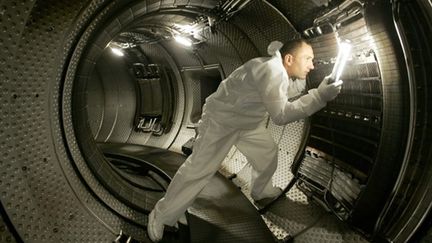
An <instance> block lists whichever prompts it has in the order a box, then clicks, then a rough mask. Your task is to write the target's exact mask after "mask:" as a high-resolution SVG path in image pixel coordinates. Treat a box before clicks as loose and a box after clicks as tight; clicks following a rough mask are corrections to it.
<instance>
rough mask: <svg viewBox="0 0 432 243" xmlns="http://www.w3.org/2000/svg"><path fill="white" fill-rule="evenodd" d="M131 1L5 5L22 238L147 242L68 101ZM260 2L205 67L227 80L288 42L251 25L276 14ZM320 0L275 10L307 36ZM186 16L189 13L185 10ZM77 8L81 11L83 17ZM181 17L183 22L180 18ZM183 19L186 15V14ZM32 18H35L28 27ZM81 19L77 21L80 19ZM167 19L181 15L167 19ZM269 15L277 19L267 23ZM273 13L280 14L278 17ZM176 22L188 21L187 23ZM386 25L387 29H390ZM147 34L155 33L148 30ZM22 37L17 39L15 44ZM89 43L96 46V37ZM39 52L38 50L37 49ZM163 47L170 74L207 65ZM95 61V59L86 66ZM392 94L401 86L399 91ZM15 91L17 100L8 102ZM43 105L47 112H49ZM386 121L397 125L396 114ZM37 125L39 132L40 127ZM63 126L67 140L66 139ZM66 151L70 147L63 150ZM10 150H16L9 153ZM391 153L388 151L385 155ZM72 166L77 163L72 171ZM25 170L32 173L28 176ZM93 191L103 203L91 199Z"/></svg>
mask: <svg viewBox="0 0 432 243" xmlns="http://www.w3.org/2000/svg"><path fill="white" fill-rule="evenodd" d="M131 2H132V1H113V2H110V1H101V2H99V3H95V2H91V3H90V4H89V5H86V3H84V2H68V3H65V2H59V1H51V2H50V1H44V2H37V4H36V5H35V6H33V5H34V4H35V3H34V2H33V1H28V2H24V1H23V2H14V1H10V2H8V3H5V5H4V8H5V9H6V10H7V11H10V12H11V13H16V14H9V17H8V18H9V19H8V20H6V21H4V22H1V23H0V25H2V27H4V28H6V29H7V28H10V27H7V26H6V24H10V23H13V24H11V25H10V26H15V27H13V29H12V30H11V31H9V33H11V34H9V35H8V36H6V37H4V36H2V44H4V43H6V44H7V45H8V46H11V47H12V48H11V49H9V50H2V52H3V53H5V54H6V55H4V56H5V57H6V56H14V57H16V60H14V61H13V62H14V63H16V64H20V65H16V66H15V65H12V64H11V65H12V66H6V68H5V69H4V70H5V71H2V72H1V75H2V76H6V78H5V79H2V80H6V81H7V82H6V83H2V90H5V91H4V93H5V94H6V93H7V94H8V95H2V96H1V97H0V98H1V99H2V103H3V104H5V106H2V108H1V109H2V114H6V116H8V117H7V119H2V120H0V124H1V125H2V126H1V127H4V129H2V132H1V135H2V137H5V138H7V139H5V140H4V141H8V144H5V143H4V142H3V143H2V146H3V147H2V152H3V148H4V147H5V146H6V147H8V148H9V149H5V150H4V151H10V152H3V160H2V164H1V166H2V171H3V175H4V176H3V178H2V204H3V205H4V207H5V208H6V210H7V212H8V215H9V217H10V218H11V219H12V222H13V223H14V224H15V225H16V228H17V230H18V233H19V234H20V235H21V237H22V238H23V239H33V240H36V241H37V240H39V241H46V240H57V241H58V240H60V239H72V240H76V239H78V238H80V237H81V239H82V240H83V241H99V240H104V241H110V240H112V235H110V234H107V232H111V233H112V234H115V233H116V232H119V229H125V230H126V231H128V232H129V233H131V234H134V235H137V237H143V232H142V229H141V228H140V227H136V225H134V224H133V223H130V222H127V223H125V222H124V219H125V218H127V219H132V220H131V221H134V222H138V223H139V224H145V222H146V218H145V215H142V214H140V213H137V212H136V211H133V210H131V209H130V208H129V207H127V206H125V205H124V204H123V203H121V202H120V201H119V200H118V199H116V198H115V197H113V196H112V195H111V194H110V193H109V192H107V191H106V189H105V188H104V187H103V186H102V185H101V184H100V182H99V181H98V180H97V179H96V178H94V175H93V173H91V172H90V170H88V168H87V164H86V162H85V160H84V158H83V157H82V155H81V150H80V149H79V147H78V144H77V142H76V141H75V138H74V127H73V125H72V123H71V120H72V119H71V111H70V95H71V92H72V84H73V81H74V80H75V76H76V70H77V65H78V63H79V62H78V60H80V59H81V57H82V56H83V52H84V50H88V49H87V46H88V44H89V43H90V42H91V41H90V38H92V35H93V33H94V31H97V30H99V28H100V27H101V26H102V25H103V23H104V22H105V21H108V22H109V21H111V20H112V16H113V14H115V13H116V12H117V10H119V9H125V8H126V9H127V7H128V6H126V5H127V4H129V3H131ZM254 2H255V4H256V5H255V4H251V5H250V6H249V8H248V9H245V10H247V11H242V12H239V13H238V14H237V15H236V16H235V18H232V19H230V22H229V23H225V22H222V23H221V24H220V25H219V29H218V30H219V33H220V35H218V38H215V39H213V42H210V44H212V45H213V47H220V46H222V47H223V48H222V49H223V51H225V52H222V54H220V53H219V52H218V51H217V49H213V51H212V49H211V48H210V50H208V51H209V53H210V54H208V55H205V53H204V54H203V53H201V54H200V57H201V58H200V59H202V60H204V63H209V64H211V63H215V62H220V63H221V65H222V68H223V70H224V72H225V73H226V74H229V73H230V72H231V71H232V70H233V69H234V68H235V67H236V66H238V65H240V64H241V63H242V62H243V61H245V60H247V59H248V58H250V57H253V56H256V55H259V54H263V53H265V47H266V45H267V43H268V42H269V41H270V40H272V39H273V37H276V38H279V39H280V40H284V38H287V36H289V35H291V31H293V29H292V28H289V29H287V28H285V27H286V26H285V27H284V28H282V27H281V26H283V24H275V25H274V26H273V25H270V26H267V23H268V21H262V22H261V23H258V25H256V26H255V25H250V23H249V22H250V21H249V19H250V17H251V16H256V14H258V13H259V14H262V12H261V11H264V12H265V11H267V12H272V13H277V11H276V9H272V7H270V5H268V4H267V3H265V2H261V1H254ZM323 2H325V1H308V3H309V4H307V5H304V4H303V3H304V2H303V1H275V2H274V3H273V4H274V6H276V7H277V9H279V10H281V11H282V12H283V13H284V14H285V16H288V17H289V19H290V20H294V21H293V26H295V27H297V28H298V29H299V30H301V29H303V28H304V27H308V25H309V24H310V23H309V21H306V19H307V18H306V17H305V16H307V13H310V12H313V10H319V9H322V8H323V6H322V5H320V3H321V4H322V3H323ZM188 3H189V2H188ZM2 4H3V3H2ZM164 4H166V5H164ZM296 4H297V5H298V6H300V5H302V4H303V6H305V7H304V11H292V10H291V9H296V8H297V7H295V6H296ZM190 5H194V6H197V7H202V8H203V9H202V10H204V9H206V8H212V7H213V6H215V5H216V1H208V2H207V1H200V3H199V4H194V3H190ZM139 6H141V7H139ZM33 7H34V8H33ZM170 7H171V5H170V3H168V2H162V3H161V2H154V3H152V4H150V2H145V1H141V2H140V3H138V5H137V6H136V7H135V8H133V9H132V10H131V11H132V12H133V13H141V14H147V13H151V12H157V11H158V10H159V9H164V8H170ZM144 9H145V11H144ZM184 9H185V10H187V8H184ZM80 10H83V11H82V12H81V13H80V14H79V15H78V13H79V11H80ZM300 10H302V9H300ZM275 11H276V12H275ZM180 12H181V13H182V15H183V12H182V11H180ZM185 12H187V11H185ZM138 15H139V14H137V15H135V16H138ZM186 15H187V16H190V13H189V14H186ZM192 15H194V14H192ZM29 16H31V18H30V19H31V20H27V17H29ZM76 16H79V17H78V18H76ZM167 16H179V15H178V14H172V13H169V14H168V15H167ZM265 16H271V15H264V16H263V17H265ZM276 16H280V15H279V14H276ZM148 18H149V21H150V22H157V21H156V19H158V18H159V17H157V15H154V16H149V17H148ZM176 18H177V17H176ZM179 18H184V19H185V20H186V19H187V17H185V16H182V17H179ZM277 19H279V21H280V22H281V23H285V24H286V22H285V20H284V18H282V17H280V18H279V17H277ZM75 20H76V22H74V21H75ZM164 20H165V19H164ZM124 21H127V18H126V19H122V18H118V19H115V21H114V22H113V23H115V24H114V26H116V27H121V26H123V25H122V23H124ZM87 27H88V28H87ZM14 28H15V29H14ZM383 28H384V30H385V27H383ZM17 30H18V31H17ZM119 31H120V29H116V28H113V32H112V33H110V34H109V36H108V37H107V38H106V39H107V40H108V39H112V38H113V37H115V36H116V34H117V33H119ZM381 31H382V30H381ZM155 32H156V33H163V30H162V28H159V29H158V30H156V31H155ZM12 33H16V34H12ZM151 33H152V34H154V33H153V32H151ZM377 33H379V30H378V31H377ZM146 34H147V35H149V33H148V32H146ZM21 35H22V36H21ZM64 36H67V37H66V39H65V41H64V42H55V41H52V40H62V39H63V38H64ZM152 38H154V36H153V37H152ZM20 39H21V40H22V41H21V42H19V40H20ZM245 42H246V43H245ZM17 43H20V44H19V45H18V44H17ZM40 43H44V44H40ZM92 43H97V39H96V40H95V42H92ZM106 43H107V42H104V41H103V43H101V45H100V46H99V50H98V51H96V53H94V52H93V53H86V55H90V56H91V55H95V56H98V55H99V54H100V52H101V50H102V49H103V48H102V47H105V45H106ZM227 43H228V44H227ZM35 45H36V46H37V47H39V49H38V48H34V46H35ZM95 46H98V45H97V44H96V45H95ZM162 46H163V47H164V48H166V50H168V51H167V53H170V54H171V56H172V59H171V61H170V63H171V64H170V66H171V67H172V68H174V67H177V66H181V61H180V60H185V63H186V64H187V65H201V63H200V62H199V61H198V60H194V59H195V58H192V55H189V57H191V58H188V59H181V58H178V56H184V55H186V56H187V54H184V53H180V54H176V52H177V51H180V52H183V50H181V49H178V48H172V49H170V47H169V45H166V46H164V45H163V44H162ZM385 48H386V47H384V48H383V49H384V50H385ZM71 50H74V51H73V52H72V51H71ZM96 50H97V47H96ZM15 52H17V54H15ZM389 52H390V53H385V54H386V55H387V54H389V55H391V54H392V53H391V51H389ZM225 55H226V56H228V57H230V58H227V57H226V56H225ZM95 56H94V57H95ZM2 58H3V55H2ZM92 61H93V62H95V61H97V60H90V62H92ZM5 63H7V64H8V65H9V64H10V63H11V61H10V60H6V59H2V63H1V65H2V66H4V65H5ZM81 64H82V63H81ZM67 65H68V66H67ZM86 67H91V65H86ZM65 68H68V71H67V73H65V71H64V70H65ZM17 73H22V75H21V76H19V75H18V77H19V78H24V79H26V80H27V81H30V80H31V81H33V82H28V83H32V84H31V85H29V86H26V85H23V84H22V82H18V80H17V76H16V74H17ZM62 77H65V80H66V81H65V83H64V87H63V83H62V82H63V81H62ZM74 85H76V84H74ZM395 86H397V84H395ZM47 87H49V89H47ZM76 87H77V86H75V87H74V88H76ZM3 88H4V89H3ZM62 88H64V93H63V94H64V95H65V96H64V97H63V102H64V104H63V105H64V109H65V110H63V114H62V115H63V118H64V120H63V122H64V124H61V122H60V120H59V119H57V118H58V117H59V116H60V114H61V106H60V104H59V103H57V101H58V100H60V90H61V89H62ZM78 88H79V86H78ZM394 88H396V89H398V87H394ZM388 92H392V91H388ZM9 94H14V95H13V96H12V98H10V97H9ZM395 99H396V100H397V98H392V101H391V102H393V101H394V100H395ZM42 100H43V101H42ZM47 106H49V108H46V107H47ZM395 109H399V108H397V107H396V108H395ZM18 110H19V111H25V113H26V114H31V117H30V118H29V119H28V118H27V117H24V115H21V114H18V112H16V111H18ZM391 111H392V110H391ZM398 114H399V113H398ZM387 119H396V120H398V118H397V117H396V118H394V117H392V116H391V114H390V116H389V117H387ZM398 126H399V125H398ZM35 127H36V128H37V129H34V128H35ZM62 127H63V128H64V133H65V134H63V131H62ZM6 128H9V129H6ZM64 137H66V138H67V141H64V140H63V139H64ZM390 138H391V136H390ZM390 140H391V139H390ZM2 141H3V140H2ZM81 142H82V143H83V144H81V146H85V145H89V148H94V145H93V144H92V141H91V140H87V141H81ZM391 142H392V141H390V142H389V143H391ZM65 144H66V145H67V146H68V148H66V147H65ZM13 147H16V148H17V149H16V150H15V149H12V148H13ZM30 147H31V148H30ZM392 152H393V151H385V153H386V154H391V153H392ZM89 155H91V157H90V158H91V159H96V160H100V159H102V158H101V157H100V154H99V155H98V154H97V153H96V154H94V153H89ZM388 157H389V158H393V157H392V156H388ZM384 159H387V158H384ZM71 160H73V161H74V163H75V164H74V165H72V163H71ZM3 161H11V163H7V165H6V163H4V162H3ZM3 168H4V169H3ZM24 168H25V169H24ZM29 171H30V172H32V174H29V173H28V172H29ZM76 171H79V174H80V176H82V177H79V176H77V173H76ZM65 177H66V178H67V179H65ZM82 178H84V180H82ZM83 181H84V182H83ZM5 186H6V187H5ZM89 187H90V188H91V189H89ZM18 192H19V193H18ZM90 192H91V193H90ZM94 194H96V195H98V196H96V197H95V196H94ZM42 195H43V196H42ZM46 198H50V200H46ZM34 202H35V203H34ZM32 220H37V221H39V222H40V224H38V225H32V224H29V223H28V222H32ZM54 222H55V223H54ZM100 222H102V224H101V223H100ZM70 229H72V231H71V230H70ZM107 229H108V230H107ZM41 230H47V231H48V232H53V233H54V234H52V235H49V234H48V235H40V234H38V233H39V232H40V231H41Z"/></svg>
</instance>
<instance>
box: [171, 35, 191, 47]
mask: <svg viewBox="0 0 432 243" xmlns="http://www.w3.org/2000/svg"><path fill="white" fill-rule="evenodd" d="M174 39H175V40H176V41H177V42H178V43H180V44H182V45H184V46H192V41H191V40H190V39H188V38H185V37H183V36H175V37H174Z"/></svg>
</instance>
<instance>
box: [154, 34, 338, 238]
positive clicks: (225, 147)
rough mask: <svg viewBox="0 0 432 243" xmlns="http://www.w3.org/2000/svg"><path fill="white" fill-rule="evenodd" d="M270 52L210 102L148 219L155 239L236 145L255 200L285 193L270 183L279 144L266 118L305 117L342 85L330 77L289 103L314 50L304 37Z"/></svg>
mask: <svg viewBox="0 0 432 243" xmlns="http://www.w3.org/2000/svg"><path fill="white" fill-rule="evenodd" d="M267 51H268V53H269V54H270V55H271V57H259V58H254V59H252V60H250V61H248V62H246V63H245V64H244V65H242V66H240V67H239V68H237V69H236V70H235V71H234V72H233V73H231V75H229V76H228V77H227V78H226V79H225V80H223V81H222V82H221V84H220V85H219V87H218V89H217V90H216V92H215V93H213V94H212V95H210V96H209V97H208V98H207V99H206V103H205V105H204V107H203V113H202V117H201V121H200V124H199V127H198V136H197V138H196V141H195V144H194V148H193V152H192V154H191V155H190V156H189V157H188V158H187V159H186V161H185V162H184V163H183V165H182V166H181V167H180V168H179V170H178V171H177V173H176V174H175V176H174V178H173V180H172V181H171V183H170V185H169V187H168V189H167V192H166V194H165V196H164V197H163V198H162V199H160V200H159V201H158V202H157V204H156V205H155V208H154V209H153V211H152V212H151V213H150V215H149V222H148V226H147V232H148V235H149V237H150V239H151V240H152V241H154V242H158V241H160V240H161V239H162V236H163V232H164V227H165V225H169V226H173V225H175V224H176V222H177V220H178V219H179V218H180V216H182V215H183V214H184V213H185V211H186V210H187V208H188V207H189V206H190V205H191V204H192V202H193V201H194V200H195V198H196V197H197V196H198V194H199V193H200V191H201V190H202V189H203V188H204V186H206V184H207V183H208V181H209V180H210V179H211V178H212V176H213V175H214V174H215V173H216V172H217V171H218V169H219V167H220V164H221V163H222V161H223V160H224V158H225V156H226V155H227V154H228V152H229V151H230V149H231V147H232V146H233V145H234V146H236V147H237V149H238V150H239V151H240V152H241V153H242V154H243V155H244V156H245V157H246V158H247V161H248V162H249V163H250V164H251V166H252V176H251V197H252V198H253V199H254V200H256V201H258V200H261V199H264V198H269V197H276V196H278V195H279V194H280V193H281V189H280V188H279V187H275V186H273V183H272V176H273V174H274V172H275V171H276V167H277V162H278V157H277V155H278V146H277V144H276V143H275V141H274V140H273V138H272V137H271V135H270V133H269V131H268V130H267V129H266V128H265V126H264V124H265V122H264V121H265V120H266V118H267V114H269V115H270V117H271V119H272V120H273V122H274V123H275V124H277V125H285V124H287V123H290V122H292V121H296V120H299V119H302V118H306V117H308V116H310V115H312V114H313V113H315V112H316V111H318V110H320V109H322V108H323V107H324V106H325V105H326V103H327V102H328V101H330V100H332V99H334V98H335V97H336V96H337V95H338V93H339V92H340V89H341V84H342V82H341V81H338V82H336V83H331V84H330V83H329V82H328V80H329V79H328V78H327V77H326V78H324V80H323V81H322V82H321V84H320V85H319V86H318V88H315V89H311V90H309V91H308V94H305V95H303V96H301V97H300V98H298V99H297V100H295V101H293V102H290V101H289V100H288V98H289V97H290V96H292V95H295V94H300V93H301V92H302V91H303V90H304V88H305V79H306V75H307V74H308V73H309V71H310V70H312V69H314V65H313V62H312V61H313V58H314V54H313V50H312V46H311V45H310V44H308V43H307V42H306V41H305V40H302V39H298V40H293V41H289V42H287V43H285V44H282V43H281V42H278V41H274V42H272V43H271V44H270V45H269V47H268V49H267Z"/></svg>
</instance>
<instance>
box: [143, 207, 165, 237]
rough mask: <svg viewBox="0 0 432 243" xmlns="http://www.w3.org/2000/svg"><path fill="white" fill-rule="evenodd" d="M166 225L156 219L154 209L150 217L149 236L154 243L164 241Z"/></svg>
mask: <svg viewBox="0 0 432 243" xmlns="http://www.w3.org/2000/svg"><path fill="white" fill-rule="evenodd" d="M164 227H165V226H164V224H162V223H160V222H158V221H157V220H156V218H155V210H154V209H153V210H152V211H151V213H150V214H149V216H148V222H147V234H148V236H149V238H150V240H152V241H153V242H159V241H160V240H162V237H163V233H164Z"/></svg>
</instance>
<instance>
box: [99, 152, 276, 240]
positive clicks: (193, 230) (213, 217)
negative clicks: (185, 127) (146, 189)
mask: <svg viewBox="0 0 432 243" xmlns="http://www.w3.org/2000/svg"><path fill="white" fill-rule="evenodd" d="M99 147H100V148H101V149H102V151H103V152H104V153H110V154H122V155H127V156H129V157H134V158H137V159H140V160H142V161H145V162H147V163H150V164H152V165H154V166H156V167H158V168H160V169H162V170H163V171H164V172H165V173H167V174H168V175H169V176H170V177H172V176H173V175H174V173H175V171H176V169H177V168H178V167H179V166H180V165H181V164H182V163H183V161H184V159H185V157H184V156H179V154H178V153H175V152H172V151H168V150H163V149H159V148H153V147H148V146H141V145H130V144H99ZM150 193H151V192H150ZM187 221H188V227H186V228H185V227H180V229H179V230H178V231H177V232H167V233H166V234H165V235H164V239H163V240H162V242H197V243H198V242H199V243H202V242H206V243H211V242H214V243H218V242H221V243H222V242H223V243H229V242H236V243H237V242H251V243H253V242H257V243H258V242H259V243H263V242H275V238H274V236H273V234H272V232H271V231H270V229H269V228H268V227H267V225H266V223H265V222H264V220H263V218H262V217H261V215H260V214H259V213H258V211H257V210H256V208H255V207H254V206H253V205H252V203H251V202H250V201H249V200H248V198H247V197H246V196H245V195H244V194H243V193H242V191H241V190H240V188H238V187H237V186H236V185H235V184H233V183H232V182H231V181H230V180H228V179H227V178H225V177H224V176H222V175H221V174H220V173H216V175H215V176H214V177H213V178H212V179H211V180H210V182H209V183H208V184H207V186H206V187H205V188H204V189H203V190H202V192H201V193H200V195H199V196H198V198H197V199H196V200H195V202H194V203H193V205H192V206H191V207H190V208H189V210H188V214H187ZM184 234H187V235H186V236H185V235H184Z"/></svg>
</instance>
